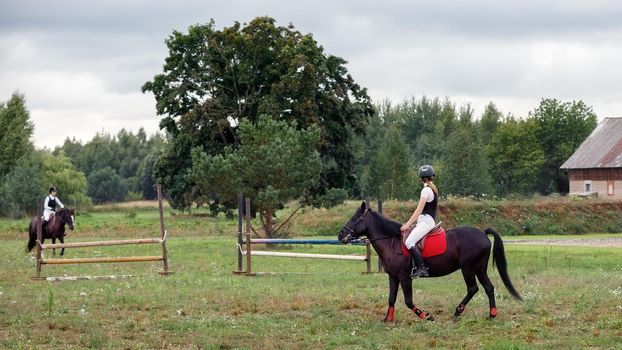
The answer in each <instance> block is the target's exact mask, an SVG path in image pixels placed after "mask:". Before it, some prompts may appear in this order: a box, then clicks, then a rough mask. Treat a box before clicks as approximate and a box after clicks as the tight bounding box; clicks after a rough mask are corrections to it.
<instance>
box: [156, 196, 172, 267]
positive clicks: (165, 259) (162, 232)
mask: <svg viewBox="0 0 622 350" xmlns="http://www.w3.org/2000/svg"><path fill="white" fill-rule="evenodd" d="M156 190H157V192H158V210H159V211H160V239H161V240H162V263H163V265H164V270H162V271H160V274H161V275H168V274H169V273H170V271H169V270H168V256H167V254H166V240H165V239H164V238H165V237H166V231H165V228H164V210H163V209H162V187H161V186H160V184H157V185H156Z"/></svg>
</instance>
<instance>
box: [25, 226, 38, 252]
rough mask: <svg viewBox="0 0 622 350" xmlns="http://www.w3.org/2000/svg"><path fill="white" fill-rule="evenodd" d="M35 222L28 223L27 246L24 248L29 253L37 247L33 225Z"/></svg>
mask: <svg viewBox="0 0 622 350" xmlns="http://www.w3.org/2000/svg"><path fill="white" fill-rule="evenodd" d="M34 222H35V220H32V221H30V225H28V237H29V239H28V246H27V247H26V248H27V249H28V251H29V252H31V251H32V248H34V247H35V245H37V233H36V232H37V228H36V225H35V224H34Z"/></svg>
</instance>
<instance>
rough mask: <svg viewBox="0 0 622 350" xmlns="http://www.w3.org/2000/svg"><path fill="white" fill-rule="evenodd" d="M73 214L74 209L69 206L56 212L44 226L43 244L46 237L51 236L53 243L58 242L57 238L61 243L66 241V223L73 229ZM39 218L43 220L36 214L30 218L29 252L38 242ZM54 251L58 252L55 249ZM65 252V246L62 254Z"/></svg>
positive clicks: (42, 233)
mask: <svg viewBox="0 0 622 350" xmlns="http://www.w3.org/2000/svg"><path fill="white" fill-rule="evenodd" d="M73 215H74V210H73V209H67V208H63V209H60V210H59V211H57V212H56V214H54V215H52V216H51V217H50V220H49V221H48V223H47V224H46V225H45V226H43V230H42V232H41V235H42V236H43V237H42V240H41V244H43V242H44V241H45V239H46V238H51V239H52V243H56V239H58V240H60V242H61V243H65V225H67V226H69V229H70V230H73V228H74V223H73ZM39 220H41V217H40V216H35V217H33V218H32V220H30V225H28V235H29V240H28V246H27V248H28V251H29V252H30V251H32V248H34V247H35V245H36V244H37V225H39ZM52 253H53V254H55V253H56V252H55V250H54V249H53V250H52ZM64 254H65V248H63V249H61V251H60V255H64Z"/></svg>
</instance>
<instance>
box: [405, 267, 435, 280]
mask: <svg viewBox="0 0 622 350" xmlns="http://www.w3.org/2000/svg"><path fill="white" fill-rule="evenodd" d="M429 276H430V274H429V273H428V268H427V267H425V266H422V267H419V268H413V269H412V271H411V272H410V278H411V279H415V278H419V277H429Z"/></svg>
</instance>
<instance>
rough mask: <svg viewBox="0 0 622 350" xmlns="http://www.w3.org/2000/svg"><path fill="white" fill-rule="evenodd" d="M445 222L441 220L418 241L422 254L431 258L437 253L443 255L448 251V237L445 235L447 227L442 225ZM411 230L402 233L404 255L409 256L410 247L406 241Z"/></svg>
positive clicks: (418, 247)
mask: <svg viewBox="0 0 622 350" xmlns="http://www.w3.org/2000/svg"><path fill="white" fill-rule="evenodd" d="M442 224H443V222H442V221H439V222H438V224H436V226H434V228H433V229H431V230H430V232H428V233H426V234H425V236H423V238H422V239H420V240H419V242H417V245H416V247H417V249H419V251H420V252H421V256H422V257H424V258H429V257H432V256H436V255H441V254H443V253H445V251H447V239H446V236H445V229H444V228H443V227H442ZM409 233H410V232H409V231H405V232H403V233H402V253H403V254H404V256H409V255H410V254H409V253H408V249H406V245H405V244H404V241H405V240H406V237H408V234H409Z"/></svg>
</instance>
